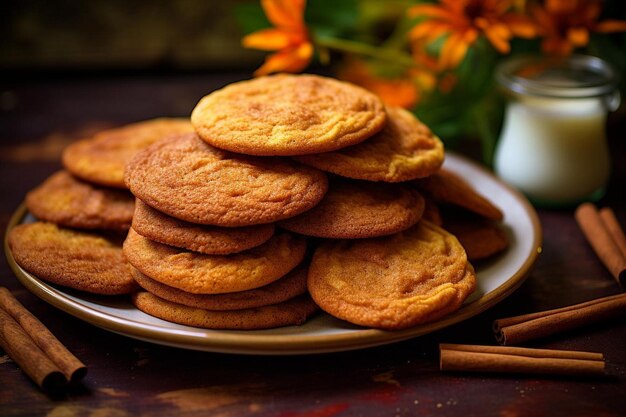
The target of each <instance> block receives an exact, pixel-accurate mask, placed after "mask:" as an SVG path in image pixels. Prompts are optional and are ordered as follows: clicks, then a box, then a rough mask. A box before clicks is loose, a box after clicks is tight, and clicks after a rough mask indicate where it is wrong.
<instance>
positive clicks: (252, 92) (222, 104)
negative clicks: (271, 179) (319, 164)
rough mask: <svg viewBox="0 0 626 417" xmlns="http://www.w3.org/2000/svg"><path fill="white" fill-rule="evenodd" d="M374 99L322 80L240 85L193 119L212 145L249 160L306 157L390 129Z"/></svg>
mask: <svg viewBox="0 0 626 417" xmlns="http://www.w3.org/2000/svg"><path fill="white" fill-rule="evenodd" d="M385 118H386V114H385V110H384V107H383V104H382V102H381V100H380V99H379V98H378V97H377V96H375V95H374V94H372V93H370V92H368V91H366V90H364V89H362V88H361V87H357V86H355V85H352V84H349V83H346V82H342V81H338V80H335V79H332V78H325V77H320V76H317V75H308V74H304V75H292V74H279V75H272V76H267V77H260V78H255V79H253V80H247V81H241V82H238V83H234V84H231V85H229V86H227V87H224V88H222V89H221V90H217V91H215V92H213V93H211V94H209V95H208V96H206V97H204V98H203V99H202V100H200V102H199V103H198V105H197V106H196V107H195V108H194V110H193V112H192V113H191V123H192V124H193V127H194V128H195V129H196V132H197V133H198V135H199V136H200V137H201V138H202V139H203V140H204V141H206V142H208V143H210V144H211V145H213V146H215V147H217V148H221V149H226V150H229V151H232V152H238V153H243V154H248V155H265V156H270V155H304V154H310V153H319V152H328V151H333V150H336V149H341V148H344V147H346V146H350V145H354V144H357V143H359V142H362V141H363V140H365V139H367V138H368V137H370V136H372V135H373V134H375V133H376V132H378V131H379V130H380V129H382V127H383V125H384V124H385Z"/></svg>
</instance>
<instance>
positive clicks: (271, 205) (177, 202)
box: [126, 134, 328, 227]
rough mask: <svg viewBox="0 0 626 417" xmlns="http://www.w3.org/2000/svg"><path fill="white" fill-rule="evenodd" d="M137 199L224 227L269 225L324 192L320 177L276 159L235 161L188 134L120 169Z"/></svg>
mask: <svg viewBox="0 0 626 417" xmlns="http://www.w3.org/2000/svg"><path fill="white" fill-rule="evenodd" d="M126 181H127V183H128V186H129V187H130V190H131V192H132V193H133V194H135V195H136V196H137V197H138V198H139V199H141V200H142V201H143V202H145V203H146V204H148V205H149V206H151V207H154V208H155V209H157V210H159V211H161V212H163V213H165V214H168V215H170V216H172V217H176V218H177V219H181V220H185V221H188V222H191V223H199V224H211V225H217V226H225V227H238V226H250V225H254V224H262V223H271V222H274V221H276V220H280V219H284V218H288V217H292V216H295V215H297V214H300V213H302V212H303V211H306V210H308V209H310V208H312V207H314V206H315V205H316V204H317V203H318V202H319V201H320V200H321V199H322V197H323V196H324V194H325V193H326V190H327V189H328V181H327V179H326V176H325V174H324V173H323V172H321V171H318V170H316V169H314V168H310V167H307V166H305V165H300V164H297V163H295V162H292V161H290V160H283V159H279V158H258V157H247V156H243V155H235V154H232V153H230V152H226V151H222V150H219V149H216V148H214V147H212V146H211V145H208V144H206V143H204V142H203V141H201V140H200V139H198V137H197V136H196V135H194V134H188V135H182V136H178V137H171V138H168V139H166V140H164V141H161V142H159V143H155V144H154V145H152V146H150V147H149V148H148V149H145V150H144V151H142V152H140V153H139V154H138V155H137V156H136V157H135V158H133V160H132V161H131V162H130V164H129V165H128V166H127V169H126Z"/></svg>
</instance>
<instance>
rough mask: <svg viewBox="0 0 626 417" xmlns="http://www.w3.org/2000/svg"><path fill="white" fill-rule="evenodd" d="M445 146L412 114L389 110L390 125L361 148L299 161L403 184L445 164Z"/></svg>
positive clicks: (303, 158)
mask: <svg viewBox="0 0 626 417" xmlns="http://www.w3.org/2000/svg"><path fill="white" fill-rule="evenodd" d="M443 158H444V149H443V143H442V142H441V140H439V138H438V137H437V136H435V135H433V133H432V132H431V131H430V129H429V128H428V127H427V126H426V125H424V124H423V123H422V122H420V121H419V120H418V119H417V118H416V117H415V116H414V115H413V114H412V113H409V112H408V111H406V110H404V109H402V108H399V107H387V124H386V125H385V127H384V128H383V130H381V131H380V132H379V133H377V134H376V135H374V136H373V137H371V138H369V139H367V140H366V141H364V142H361V143H359V144H358V145H354V146H350V147H348V148H344V149H341V150H338V151H334V152H326V153H321V154H317V155H305V156H300V157H296V160H298V161H300V162H302V163H305V164H307V165H311V166H313V167H315V168H318V169H321V170H323V171H327V172H332V173H333V174H337V175H341V176H343V177H348V178H355V179H361V180H369V181H385V182H401V181H408V180H413V179H416V178H422V177H426V176H428V175H431V174H432V173H434V172H436V171H437V170H438V169H439V167H440V166H441V164H442V163H443Z"/></svg>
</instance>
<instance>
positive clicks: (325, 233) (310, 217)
mask: <svg viewBox="0 0 626 417" xmlns="http://www.w3.org/2000/svg"><path fill="white" fill-rule="evenodd" d="M423 211H424V199H423V198H422V196H421V195H420V194H419V193H418V192H417V191H415V190H412V189H410V188H409V187H405V186H402V185H400V184H382V183H373V182H367V181H354V180H345V179H341V178H334V179H333V180H332V181H331V182H330V187H329V190H328V192H327V193H326V196H325V197H324V198H323V199H322V201H321V202H320V203H319V204H318V205H317V206H315V207H313V208H312V209H311V210H309V211H307V212H305V213H302V214H300V215H298V216H296V217H292V218H290V219H287V220H283V221H281V222H280V223H279V225H280V227H282V228H284V229H287V230H290V231H292V232H296V233H299V234H302V235H307V236H315V237H323V238H331V239H357V238H367V237H376V236H384V235H390V234H392V233H397V232H400V231H402V230H405V229H408V228H409V227H411V226H413V225H414V224H415V223H417V222H418V221H419V219H420V218H421V217H422V213H423Z"/></svg>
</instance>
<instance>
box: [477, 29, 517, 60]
mask: <svg viewBox="0 0 626 417" xmlns="http://www.w3.org/2000/svg"><path fill="white" fill-rule="evenodd" d="M483 31H484V33H485V36H486V37H487V39H488V40H489V42H490V43H491V44H492V45H493V47H494V48H496V50H497V51H498V52H500V53H501V54H508V53H509V51H510V50H511V46H510V45H509V39H511V32H509V29H508V28H507V27H506V26H504V25H502V24H495V25H487V26H486V27H485V28H484V29H483Z"/></svg>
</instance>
